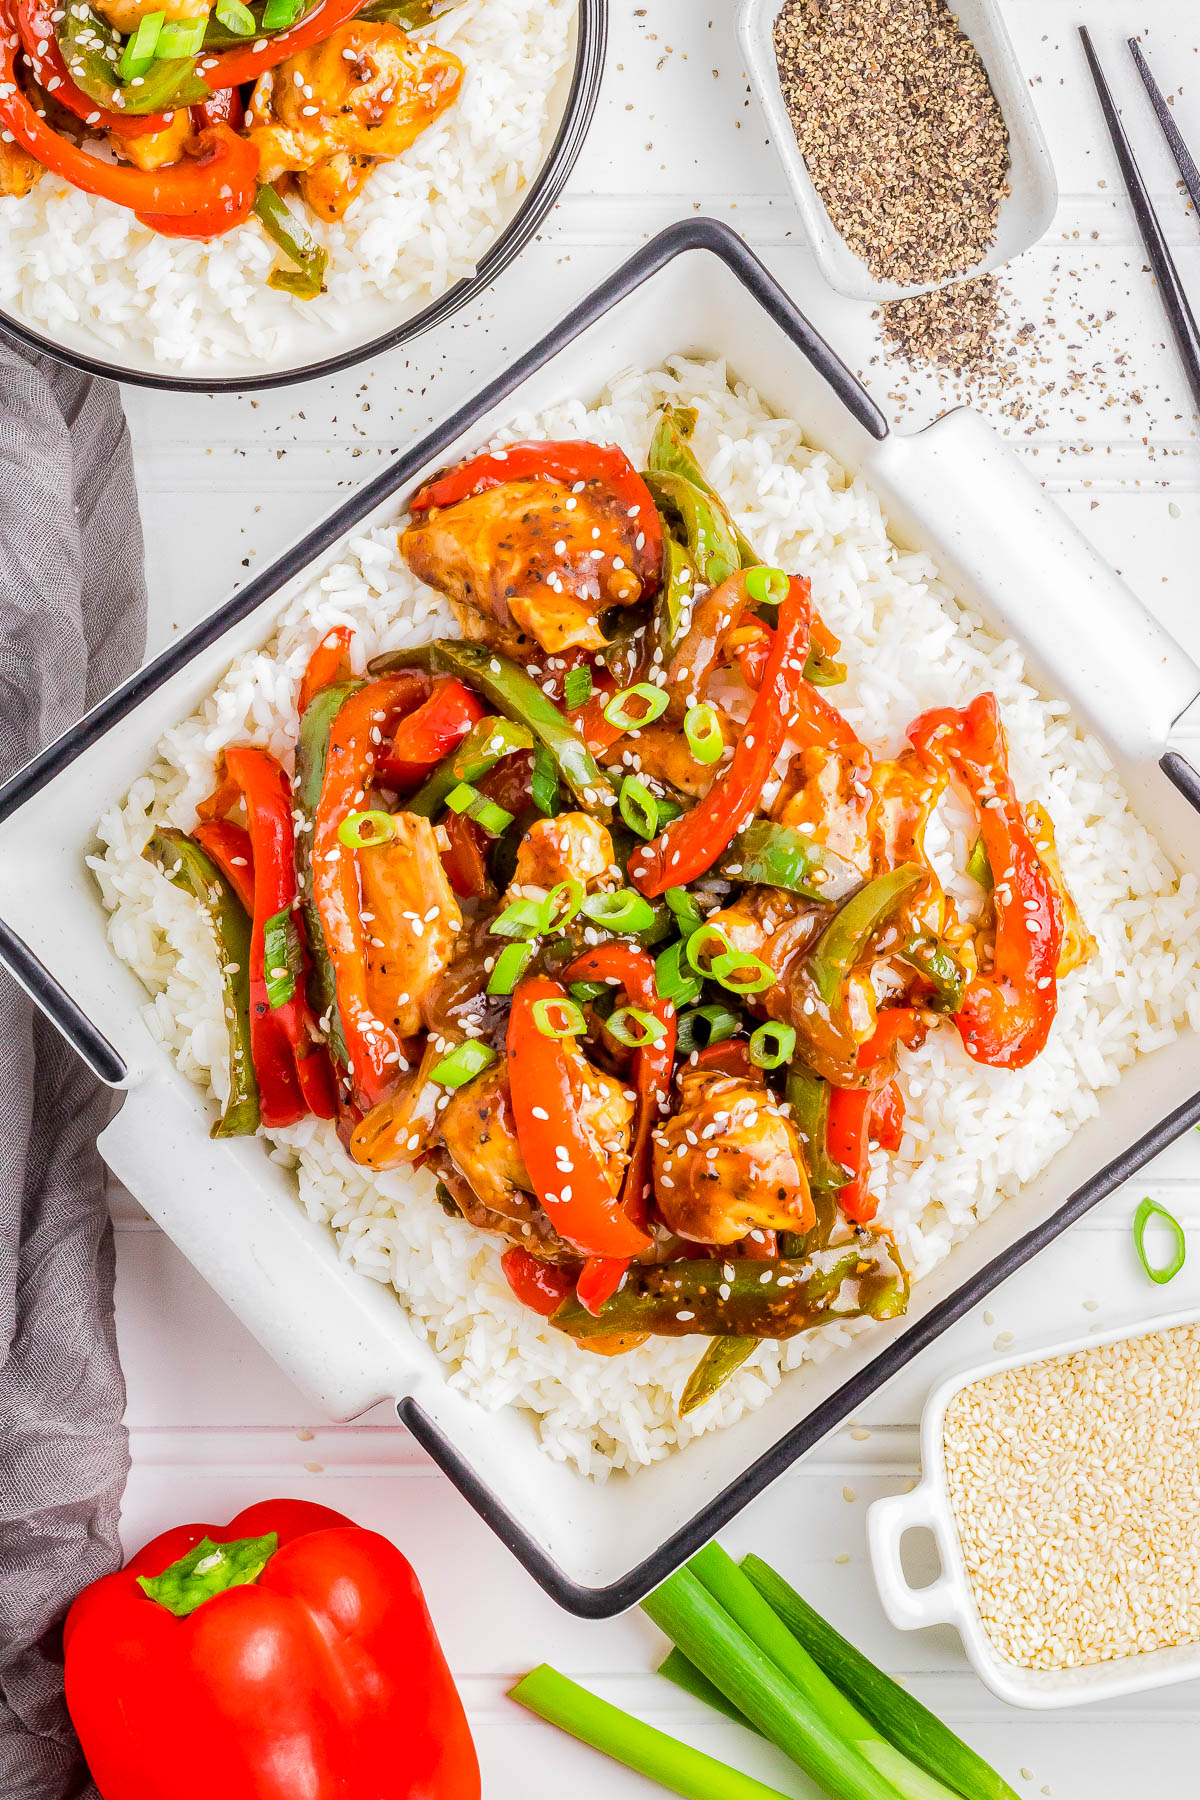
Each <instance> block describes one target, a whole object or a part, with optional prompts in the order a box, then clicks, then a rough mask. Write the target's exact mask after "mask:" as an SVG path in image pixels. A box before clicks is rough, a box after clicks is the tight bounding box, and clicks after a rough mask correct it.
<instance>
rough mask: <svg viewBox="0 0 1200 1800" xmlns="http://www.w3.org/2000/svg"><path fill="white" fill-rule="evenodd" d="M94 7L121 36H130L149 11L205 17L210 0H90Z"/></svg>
mask: <svg viewBox="0 0 1200 1800" xmlns="http://www.w3.org/2000/svg"><path fill="white" fill-rule="evenodd" d="M91 3H92V4H94V6H95V9H96V11H97V12H98V13H100V14H101V16H102V17H103V18H105V19H107V20H108V22H109V24H110V25H111V26H112V27H113V29H114V31H119V32H120V33H121V36H122V37H131V36H132V34H133V33H134V32H135V31H136V30H137V28H138V26H139V25H140V24H141V22H142V20H143V19H144V18H146V17H147V16H148V15H149V14H150V13H162V14H163V16H164V18H166V19H168V20H171V19H207V17H208V15H209V13H210V12H211V11H212V0H91Z"/></svg>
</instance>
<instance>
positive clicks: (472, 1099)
mask: <svg viewBox="0 0 1200 1800" xmlns="http://www.w3.org/2000/svg"><path fill="white" fill-rule="evenodd" d="M564 1048H565V1049H566V1054H567V1057H568V1060H569V1062H570V1064H571V1076H572V1084H573V1086H574V1090H575V1094H576V1096H577V1098H578V1103H579V1116H580V1119H581V1120H582V1122H583V1125H584V1128H585V1130H586V1131H587V1134H588V1136H589V1137H590V1139H591V1141H592V1143H593V1145H594V1146H595V1148H596V1149H597V1150H598V1151H599V1152H600V1154H601V1156H602V1158H603V1161H604V1165H605V1169H606V1172H607V1174H608V1178H609V1180H610V1182H611V1183H612V1187H613V1192H614V1193H615V1192H616V1191H617V1190H618V1188H619V1187H620V1184H621V1181H622V1179H623V1176H624V1169H625V1158H626V1154H627V1152H628V1148H629V1129H630V1122H631V1120H632V1118H633V1102H632V1101H631V1100H629V1099H627V1098H626V1092H625V1088H624V1087H623V1085H622V1083H621V1082H619V1081H616V1080H614V1078H613V1077H612V1076H611V1075H606V1074H605V1073H604V1071H603V1070H602V1069H597V1068H594V1067H593V1065H592V1064H591V1063H589V1062H588V1060H587V1058H586V1057H585V1056H584V1055H583V1054H582V1053H581V1052H580V1051H579V1050H578V1049H576V1047H575V1045H574V1044H573V1043H570V1044H565V1045H564ZM440 1129H441V1139H442V1143H443V1144H444V1145H445V1147H446V1150H447V1151H448V1153H449V1155H450V1158H451V1160H452V1161H453V1163H454V1166H455V1168H456V1169H457V1170H458V1171H459V1173H460V1174H461V1175H462V1177H463V1179H464V1180H465V1182H466V1183H467V1184H468V1187H469V1189H470V1193H471V1194H472V1195H473V1196H474V1199H475V1202H476V1206H475V1208H473V1209H472V1211H468V1210H467V1204H468V1203H465V1202H464V1198H463V1196H462V1194H461V1192H460V1189H459V1188H458V1187H457V1186H456V1185H455V1184H453V1183H451V1184H450V1186H451V1191H452V1193H454V1195H455V1198H456V1199H457V1200H458V1202H459V1206H460V1208H461V1210H462V1211H463V1213H464V1215H465V1216H466V1217H468V1218H473V1214H474V1212H475V1211H477V1210H478V1209H479V1208H482V1209H483V1210H484V1211H486V1212H488V1213H490V1214H492V1215H493V1216H494V1218H495V1219H496V1220H499V1221H502V1223H500V1224H491V1225H489V1226H487V1227H486V1229H488V1230H504V1231H505V1232H506V1234H507V1235H508V1236H509V1237H511V1238H512V1240H513V1242H514V1243H518V1244H525V1246H526V1248H528V1249H533V1250H538V1247H539V1245H540V1246H542V1249H541V1253H542V1254H546V1253H548V1252H547V1250H546V1248H545V1246H546V1245H548V1243H549V1241H550V1238H552V1237H553V1236H554V1233H553V1232H552V1231H551V1230H550V1229H549V1221H548V1220H546V1219H545V1215H544V1214H543V1213H542V1209H541V1207H540V1206H538V1204H537V1202H536V1201H535V1200H534V1199H533V1196H532V1193H531V1192H530V1180H529V1175H528V1172H527V1170H526V1168H525V1162H524V1159H523V1157H522V1155H521V1147H520V1144H519V1143H518V1142H517V1131H516V1125H515V1123H514V1121H513V1114H512V1101H511V1098H510V1094H509V1086H508V1071H507V1069H506V1068H504V1067H503V1066H500V1067H493V1068H491V1069H488V1070H486V1071H485V1072H484V1074H482V1075H478V1076H476V1078H475V1080H474V1081H471V1082H468V1083H467V1085H466V1086H465V1087H462V1088H460V1089H459V1090H458V1092H457V1093H456V1094H455V1095H454V1097H453V1098H452V1100H451V1101H450V1104H449V1106H447V1107H446V1109H445V1111H444V1112H443V1113H442V1117H441V1128H440ZM476 1222H477V1221H476Z"/></svg>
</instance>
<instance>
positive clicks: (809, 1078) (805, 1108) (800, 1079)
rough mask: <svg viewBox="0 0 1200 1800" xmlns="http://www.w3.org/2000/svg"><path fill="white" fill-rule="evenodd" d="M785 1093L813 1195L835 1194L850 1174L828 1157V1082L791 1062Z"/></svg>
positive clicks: (829, 1093) (802, 1065) (800, 1065)
mask: <svg viewBox="0 0 1200 1800" xmlns="http://www.w3.org/2000/svg"><path fill="white" fill-rule="evenodd" d="M786 1094H787V1103H788V1106H789V1107H790V1108H791V1112H792V1117H793V1118H794V1119H795V1121H796V1128H797V1130H798V1131H799V1133H800V1138H801V1141H802V1143H803V1145H804V1166H805V1168H806V1170H807V1171H808V1184H809V1187H810V1188H811V1190H812V1192H813V1195H814V1196H816V1195H817V1194H822V1193H836V1192H837V1190H838V1189H839V1188H843V1187H845V1185H846V1183H847V1182H848V1181H849V1180H850V1177H851V1171H850V1170H849V1169H845V1168H843V1167H842V1165H841V1163H840V1162H838V1161H836V1160H835V1158H834V1157H832V1156H831V1155H830V1154H829V1145H828V1141H827V1140H828V1131H829V1102H830V1096H831V1089H830V1085H829V1083H828V1082H827V1081H824V1080H822V1078H821V1076H819V1075H814V1074H813V1073H812V1071H811V1069H807V1068H805V1066H804V1064H803V1063H793V1064H792V1067H791V1070H790V1071H789V1073H788V1078H787V1088H786ZM810 1235H811V1234H810Z"/></svg>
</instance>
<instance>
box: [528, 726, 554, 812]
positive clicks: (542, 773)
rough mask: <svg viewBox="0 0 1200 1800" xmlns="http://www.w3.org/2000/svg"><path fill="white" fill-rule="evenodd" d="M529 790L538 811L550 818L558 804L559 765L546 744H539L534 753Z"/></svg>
mask: <svg viewBox="0 0 1200 1800" xmlns="http://www.w3.org/2000/svg"><path fill="white" fill-rule="evenodd" d="M529 791H530V794H531V795H532V797H533V804H534V805H535V806H536V807H537V809H538V811H539V812H540V813H545V815H546V817H547V818H549V817H550V815H551V814H552V813H553V812H554V810H555V808H556V807H557V805H558V766H557V764H556V763H555V761H554V758H553V757H552V756H551V754H550V752H549V751H548V750H547V748H546V746H545V744H539V745H538V746H537V748H536V750H535V751H534V753H533V773H532V775H531V776H530V778H529Z"/></svg>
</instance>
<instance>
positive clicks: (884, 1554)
mask: <svg viewBox="0 0 1200 1800" xmlns="http://www.w3.org/2000/svg"><path fill="white" fill-rule="evenodd" d="M1198 1322H1200V1311H1196V1310H1195V1309H1193V1310H1192V1311H1190V1312H1179V1313H1171V1314H1168V1315H1166V1316H1165V1317H1162V1318H1156V1319H1143V1320H1141V1321H1140V1322H1139V1323H1137V1324H1134V1325H1126V1326H1123V1327H1122V1328H1121V1329H1120V1330H1114V1331H1110V1332H1094V1333H1090V1334H1087V1335H1085V1336H1083V1337H1075V1338H1069V1339H1067V1340H1065V1341H1064V1342H1061V1343H1054V1344H1048V1345H1046V1346H1044V1347H1043V1348H1041V1349H1038V1350H1022V1351H1018V1352H1016V1353H1014V1354H1012V1355H1009V1356H1004V1357H998V1358H997V1359H996V1360H995V1361H994V1362H989V1363H983V1364H981V1365H979V1366H977V1367H975V1368H971V1369H966V1370H964V1371H962V1372H961V1373H959V1374H957V1375H950V1376H948V1377H947V1378H946V1379H945V1380H944V1381H941V1382H939V1383H938V1385H937V1386H936V1387H935V1388H934V1389H933V1390H932V1391H931V1393H930V1395H929V1398H928V1399H927V1401H926V1402H925V1410H924V1412H923V1413H922V1415H921V1471H922V1473H921V1480H920V1482H919V1483H918V1484H917V1486H916V1487H915V1488H913V1490H912V1491H911V1493H907V1494H893V1495H889V1496H888V1498H887V1499H884V1500H876V1501H875V1503H874V1505H873V1506H872V1507H871V1508H870V1509H869V1511H868V1513H867V1542H868V1546H869V1549H870V1554H871V1567H872V1569H873V1571H874V1574H875V1585H876V1587H877V1588H878V1590H879V1598H880V1601H881V1603H882V1606H883V1610H884V1612H885V1613H886V1614H887V1616H888V1618H889V1619H890V1620H891V1622H892V1624H893V1625H894V1626H895V1627H896V1628H897V1630H899V1631H918V1630H921V1629H922V1628H923V1627H925V1626H927V1625H952V1626H953V1627H954V1629H955V1630H956V1631H957V1632H958V1635H959V1637H960V1638H961V1639H962V1642H963V1648H964V1649H965V1651H966V1653H967V1656H968V1658H969V1660H970V1662H971V1665H972V1667H973V1668H974V1670H975V1672H976V1674H977V1675H978V1676H979V1678H980V1680H981V1681H983V1682H984V1683H985V1684H986V1686H987V1687H989V1688H990V1689H991V1690H992V1692H993V1693H994V1694H996V1695H998V1696H999V1698H1000V1699H1001V1700H1007V1701H1008V1702H1009V1704H1010V1705H1012V1706H1027V1707H1034V1708H1048V1707H1056V1706H1076V1705H1080V1704H1082V1703H1083V1702H1084V1701H1088V1700H1115V1699H1116V1698H1118V1696H1120V1695H1122V1694H1134V1693H1138V1692H1140V1691H1142V1690H1144V1689H1146V1688H1156V1687H1165V1686H1167V1685H1168V1683H1170V1682H1173V1681H1186V1680H1188V1679H1189V1678H1194V1677H1196V1676H1200V1643H1196V1644H1180V1645H1177V1646H1176V1647H1175V1648H1173V1649H1169V1650H1151V1651H1145V1652H1142V1653H1140V1654H1137V1655H1134V1656H1125V1657H1120V1658H1117V1659H1115V1660H1113V1661H1112V1662H1099V1663H1089V1664H1088V1665H1086V1666H1085V1667H1083V1668H1076V1669H1028V1668H1023V1667H1021V1666H1020V1665H1019V1664H1018V1663H1014V1662H1011V1661H1009V1659H1008V1658H1007V1657H1005V1656H1002V1655H1001V1654H1000V1652H999V1651H998V1650H997V1648H996V1646H995V1645H994V1644H993V1642H992V1640H991V1638H990V1637H989V1636H988V1633H987V1631H986V1629H985V1627H984V1624H983V1621H982V1619H981V1618H980V1615H979V1609H978V1607H977V1605H976V1603H975V1593H974V1588H973V1585H972V1582H971V1577H970V1574H969V1573H968V1570H967V1565H966V1560H965V1558H964V1556H963V1551H962V1543H961V1540H960V1538H959V1533H958V1525H957V1522H956V1520H955V1516H954V1506H953V1502H952V1501H951V1498H950V1484H949V1480H948V1478H947V1474H946V1457H945V1447H944V1446H945V1438H944V1432H945V1421H946V1411H947V1408H948V1407H949V1405H950V1402H951V1401H952V1400H953V1399H954V1397H955V1395H956V1394H959V1393H961V1392H962V1390H963V1389H964V1388H966V1387H970V1386H972V1385H973V1383H975V1382H977V1381H983V1380H985V1379H986V1378H987V1377H988V1376H989V1375H998V1374H1000V1373H1001V1372H1002V1371H1004V1370H1006V1369H1019V1368H1027V1367H1029V1366H1030V1365H1031V1364H1034V1363H1042V1362H1050V1361H1058V1360H1060V1359H1061V1358H1063V1357H1065V1356H1071V1355H1073V1354H1074V1353H1075V1352H1076V1351H1078V1350H1096V1349H1099V1348H1102V1347H1103V1346H1104V1345H1106V1344H1119V1343H1123V1342H1124V1341H1126V1340H1127V1339H1129V1338H1138V1337H1146V1336H1150V1335H1156V1334H1158V1333H1160V1332H1164V1331H1171V1330H1173V1329H1174V1328H1175V1327H1176V1326H1180V1325H1194V1324H1196V1323H1198ZM909 1531H926V1532H928V1533H929V1534H930V1535H931V1536H932V1538H933V1540H934V1543H935V1544H936V1546H937V1554H938V1561H939V1563H940V1565H941V1567H940V1572H939V1574H938V1576H937V1579H936V1580H935V1581H932V1582H930V1583H929V1585H928V1586H926V1587H921V1588H915V1587H913V1586H912V1585H911V1583H910V1582H909V1581H908V1579H907V1577H906V1576H905V1573H904V1569H903V1566H902V1563H901V1557H900V1550H901V1544H902V1542H903V1539H904V1536H905V1534H906V1533H907V1532H909Z"/></svg>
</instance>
